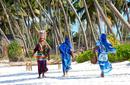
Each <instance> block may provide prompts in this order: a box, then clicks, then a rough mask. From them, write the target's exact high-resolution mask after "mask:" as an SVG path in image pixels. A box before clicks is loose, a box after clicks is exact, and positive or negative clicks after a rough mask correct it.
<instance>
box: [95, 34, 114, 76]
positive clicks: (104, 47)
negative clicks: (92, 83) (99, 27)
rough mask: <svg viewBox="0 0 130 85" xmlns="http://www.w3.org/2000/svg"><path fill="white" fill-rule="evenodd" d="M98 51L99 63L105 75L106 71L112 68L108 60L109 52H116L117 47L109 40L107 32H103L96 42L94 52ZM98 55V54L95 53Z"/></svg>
mask: <svg viewBox="0 0 130 85" xmlns="http://www.w3.org/2000/svg"><path fill="white" fill-rule="evenodd" d="M96 50H97V52H98V63H99V66H100V69H101V77H104V74H105V73H108V72H109V71H111V70H112V65H111V63H110V62H109V60H108V53H115V52H116V49H115V48H113V47H112V45H111V44H110V43H109V42H108V40H107V36H106V34H101V36H100V38H99V40H98V41H97V42H96V47H95V48H94V51H93V52H94V53H95V52H96ZM95 56H96V54H95Z"/></svg>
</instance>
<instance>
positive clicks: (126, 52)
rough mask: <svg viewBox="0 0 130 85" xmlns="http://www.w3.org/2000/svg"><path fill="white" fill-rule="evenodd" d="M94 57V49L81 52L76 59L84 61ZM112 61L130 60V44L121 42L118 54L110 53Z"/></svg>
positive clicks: (117, 48) (79, 61) (80, 61)
mask: <svg viewBox="0 0 130 85" xmlns="http://www.w3.org/2000/svg"><path fill="white" fill-rule="evenodd" d="M92 57H93V54H92V51H91V50H88V51H85V52H84V53H83V54H80V55H79V56H78V57H77V58H76V61H77V62H78V63H82V62H85V61H88V60H90V59H91V58H92ZM108 58H109V61H110V62H122V61H125V60H130V44H121V45H118V46H116V54H109V55H108Z"/></svg>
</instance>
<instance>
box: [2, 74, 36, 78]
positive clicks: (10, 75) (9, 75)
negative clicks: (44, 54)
mask: <svg viewBox="0 0 130 85" xmlns="http://www.w3.org/2000/svg"><path fill="white" fill-rule="evenodd" d="M36 74H37V73H17V74H8V75H0V77H12V76H21V75H22V76H23V75H25V76H29V75H36Z"/></svg>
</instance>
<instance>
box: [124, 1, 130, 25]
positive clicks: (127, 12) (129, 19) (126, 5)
mask: <svg viewBox="0 0 130 85" xmlns="http://www.w3.org/2000/svg"><path fill="white" fill-rule="evenodd" d="M125 7H126V14H127V18H128V22H129V24H130V18H129V17H130V16H129V7H128V4H127V0H125Z"/></svg>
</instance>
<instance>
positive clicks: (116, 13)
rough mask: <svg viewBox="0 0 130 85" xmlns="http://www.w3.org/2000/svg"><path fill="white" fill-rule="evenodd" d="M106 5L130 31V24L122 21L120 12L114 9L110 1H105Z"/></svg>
mask: <svg viewBox="0 0 130 85" xmlns="http://www.w3.org/2000/svg"><path fill="white" fill-rule="evenodd" d="M107 4H108V6H109V7H110V9H111V11H112V12H113V13H114V14H115V15H116V16H117V17H118V18H119V19H120V20H121V22H122V23H123V24H124V25H125V26H126V27H127V29H128V30H130V24H129V23H128V22H126V21H125V20H124V18H123V17H122V15H121V14H120V12H119V11H118V10H117V9H116V7H115V6H114V5H113V3H112V2H111V1H110V0H107Z"/></svg>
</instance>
